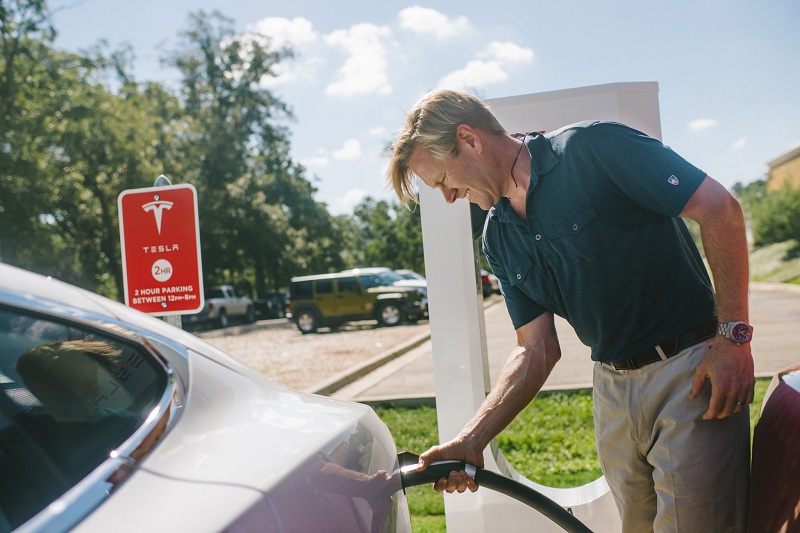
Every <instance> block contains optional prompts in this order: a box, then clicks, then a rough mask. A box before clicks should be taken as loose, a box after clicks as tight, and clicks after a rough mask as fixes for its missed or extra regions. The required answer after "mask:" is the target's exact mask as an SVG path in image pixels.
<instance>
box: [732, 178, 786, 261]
mask: <svg viewBox="0 0 800 533" xmlns="http://www.w3.org/2000/svg"><path fill="white" fill-rule="evenodd" d="M733 193H734V194H735V195H736V196H737V198H738V199H739V201H740V202H741V204H742V208H743V209H744V211H745V213H746V216H747V221H748V226H749V228H750V232H751V234H752V238H753V244H754V245H755V246H763V245H765V244H771V243H778V242H784V241H789V240H794V241H798V242H800V188H797V187H792V186H790V185H786V186H784V187H783V188H782V189H781V190H777V191H768V190H767V183H766V181H765V180H757V181H754V182H752V183H749V184H748V185H746V186H745V185H742V184H740V183H737V184H736V185H734V187H733Z"/></svg>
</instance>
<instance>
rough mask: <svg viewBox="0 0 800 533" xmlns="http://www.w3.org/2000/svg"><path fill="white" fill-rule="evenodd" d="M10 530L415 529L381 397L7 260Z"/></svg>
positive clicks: (0, 487)
mask: <svg viewBox="0 0 800 533" xmlns="http://www.w3.org/2000/svg"><path fill="white" fill-rule="evenodd" d="M0 390H2V394H0V532H6V531H47V532H53V531H55V532H57V531H67V530H74V531H86V532H89V531H91V532H96V531H115V532H124V531H131V532H141V531H170V532H173V531H192V532H195V531H237V532H238V531H243V532H246V531H286V532H290V531H409V530H410V529H411V528H410V520H409V514H408V505H407V502H406V500H405V496H404V495H403V491H402V490H400V487H399V486H394V484H395V483H396V484H398V485H399V479H398V478H397V476H395V477H392V476H391V475H389V473H391V472H394V471H396V469H397V468H398V459H397V451H396V449H395V444H394V441H393V440H392V436H391V435H390V433H389V430H388V429H387V428H386V426H385V425H384V424H383V423H382V422H381V421H380V420H379V419H378V417H377V416H376V415H375V413H374V412H373V411H372V410H371V409H370V408H369V407H367V406H364V405H361V404H354V403H346V402H340V401H334V400H332V399H329V398H325V397H320V396H314V395H309V394H302V393H299V392H296V391H293V390H291V389H288V388H287V387H284V386H282V385H280V384H279V383H276V382H274V381H272V380H271V379H269V378H267V377H265V376H264V375H263V374H261V373H260V372H258V371H256V370H254V369H252V368H250V367H248V366H246V365H244V364H242V363H241V362H239V361H238V360H236V359H234V358H232V357H230V356H228V355H226V354H225V353H222V352H220V351H219V350H218V349H216V348H213V347H212V346H210V345H208V344H205V343H204V342H202V341H201V340H199V339H198V338H196V337H194V336H193V335H191V334H188V333H186V332H184V331H182V330H180V329H177V328H175V327H172V326H170V325H168V324H166V323H165V322H162V321H160V320H158V319H156V318H153V317H150V316H147V315H144V314H142V313H139V312H138V311H134V310H132V309H130V308H128V307H125V306H123V305H121V304H119V303H116V302H113V301H110V300H108V299H105V298H102V297H99V296H97V295H95V294H92V293H90V292H87V291H84V290H81V289H78V288H76V287H72V286H70V285H67V284H64V283H61V282H58V281H56V280H53V279H51V278H45V277H42V276H39V275H36V274H32V273H29V272H26V271H23V270H20V269H17V268H13V267H10V266H6V265H0Z"/></svg>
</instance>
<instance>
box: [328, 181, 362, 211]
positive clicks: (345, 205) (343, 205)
mask: <svg viewBox="0 0 800 533" xmlns="http://www.w3.org/2000/svg"><path fill="white" fill-rule="evenodd" d="M366 197H367V191H365V190H364V189H359V188H357V187H356V188H353V189H350V190H349V191H347V192H346V193H345V194H344V196H337V197H335V198H334V199H333V202H332V205H331V206H330V208H331V212H333V213H334V214H342V213H348V214H349V213H352V212H353V208H354V207H355V206H357V205H358V204H359V203H361V201H362V200H363V199H364V198H366Z"/></svg>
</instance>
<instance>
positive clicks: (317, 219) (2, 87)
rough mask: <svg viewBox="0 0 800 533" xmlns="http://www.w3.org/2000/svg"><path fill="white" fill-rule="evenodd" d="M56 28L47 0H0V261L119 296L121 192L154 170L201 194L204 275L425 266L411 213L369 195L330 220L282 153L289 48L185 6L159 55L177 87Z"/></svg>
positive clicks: (150, 178)
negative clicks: (61, 37)
mask: <svg viewBox="0 0 800 533" xmlns="http://www.w3.org/2000/svg"><path fill="white" fill-rule="evenodd" d="M54 36H55V29H54V28H53V26H52V23H51V21H50V14H49V12H48V9H47V5H46V2H44V1H43V0H0V260H2V261H4V262H6V263H11V264H16V265H19V266H22V267H24V268H27V269H30V270H34V271H38V272H41V273H45V274H48V275H53V276H56V277H58V278H61V279H64V280H66V281H69V282H72V283H75V284H77V285H79V286H82V287H85V288H88V289H90V290H93V291H96V292H100V293H102V294H105V295H107V296H111V297H116V298H121V296H122V292H123V287H122V266H121V262H120V261H121V257H120V248H119V227H118V213H117V197H118V195H119V194H120V193H121V192H122V191H123V190H126V189H135V188H141V187H150V186H152V184H153V182H154V179H155V178H156V177H157V176H158V175H161V174H164V175H166V176H168V177H169V178H170V179H171V180H172V181H173V183H191V184H193V185H194V186H195V187H196V189H197V191H198V207H199V217H200V231H201V243H202V257H203V269H204V278H205V283H206V285H212V284H218V283H234V284H236V285H238V286H239V287H240V288H242V289H244V290H245V291H247V292H249V293H250V294H251V295H252V296H256V297H258V296H262V295H264V294H265V293H267V292H272V291H276V290H278V289H281V288H285V287H286V286H287V285H288V282H289V279H290V278H291V277H292V276H296V275H303V274H313V273H322V272H333V271H337V270H341V269H344V268H350V267H356V266H371V265H386V266H392V267H405V268H414V269H415V270H418V271H421V270H422V267H423V265H422V247H421V232H420V228H419V212H409V211H406V210H405V209H404V208H402V207H400V206H399V204H392V203H387V202H385V201H374V200H372V199H367V200H365V201H364V202H363V203H362V204H361V205H360V206H359V207H358V208H357V210H356V212H355V213H354V214H353V215H352V216H351V215H340V216H332V215H331V214H330V213H329V212H328V210H327V207H326V206H325V204H323V203H321V202H319V201H317V200H315V198H314V196H315V194H316V192H317V191H316V188H315V187H314V185H313V183H312V180H311V179H310V178H309V177H308V176H307V175H306V169H305V168H303V166H302V165H300V164H298V163H297V162H295V161H292V159H291V157H290V156H289V152H290V142H289V133H288V128H287V126H286V124H287V121H289V120H291V119H292V113H291V110H290V109H289V108H288V106H287V105H286V104H285V103H284V102H282V101H281V100H280V99H278V98H277V97H276V96H275V95H274V94H272V93H271V92H270V91H269V90H268V89H267V88H266V87H265V84H264V83H263V82H264V80H265V79H267V78H269V77H272V76H274V75H275V73H276V71H277V70H278V68H279V66H280V64H281V63H282V62H285V61H290V60H291V59H292V57H293V52H292V50H290V49H286V48H282V49H276V48H273V47H272V46H271V43H270V39H269V36H267V35H247V36H242V35H237V34H236V33H235V32H234V31H233V28H232V23H231V21H230V20H229V19H227V18H226V17H224V16H223V15H222V14H220V13H216V12H215V13H211V14H207V13H204V12H202V11H200V12H198V13H194V14H191V15H190V16H189V21H188V29H187V30H186V31H185V32H184V33H183V34H182V35H181V42H180V46H179V48H178V49H177V50H175V51H172V52H170V53H169V54H168V55H167V57H165V61H164V63H165V64H167V65H170V66H172V67H174V68H176V69H177V70H178V72H179V73H180V80H181V81H180V88H179V90H178V91H177V92H176V94H173V93H171V92H170V91H168V90H167V89H166V88H165V87H163V86H161V85H160V84H157V83H138V82H137V81H136V80H135V79H134V77H133V75H132V68H131V66H132V53H131V50H130V49H129V47H127V46H123V47H121V48H119V49H117V50H111V49H109V48H108V46H107V45H106V44H105V43H103V42H100V43H98V44H97V45H96V46H93V47H92V48H91V49H89V50H86V51H82V52H80V53H78V54H74V53H66V52H62V51H59V50H56V49H54V48H53V46H52V45H53V39H54Z"/></svg>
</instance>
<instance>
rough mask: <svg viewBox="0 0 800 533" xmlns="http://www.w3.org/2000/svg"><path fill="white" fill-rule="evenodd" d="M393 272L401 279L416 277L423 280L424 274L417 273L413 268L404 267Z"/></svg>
mask: <svg viewBox="0 0 800 533" xmlns="http://www.w3.org/2000/svg"><path fill="white" fill-rule="evenodd" d="M395 273H396V274H397V275H398V276H400V277H401V278H403V279H416V280H420V281H425V276H423V275H422V274H418V273H416V272H414V271H413V270H408V269H405V268H401V269H397V270H395Z"/></svg>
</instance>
